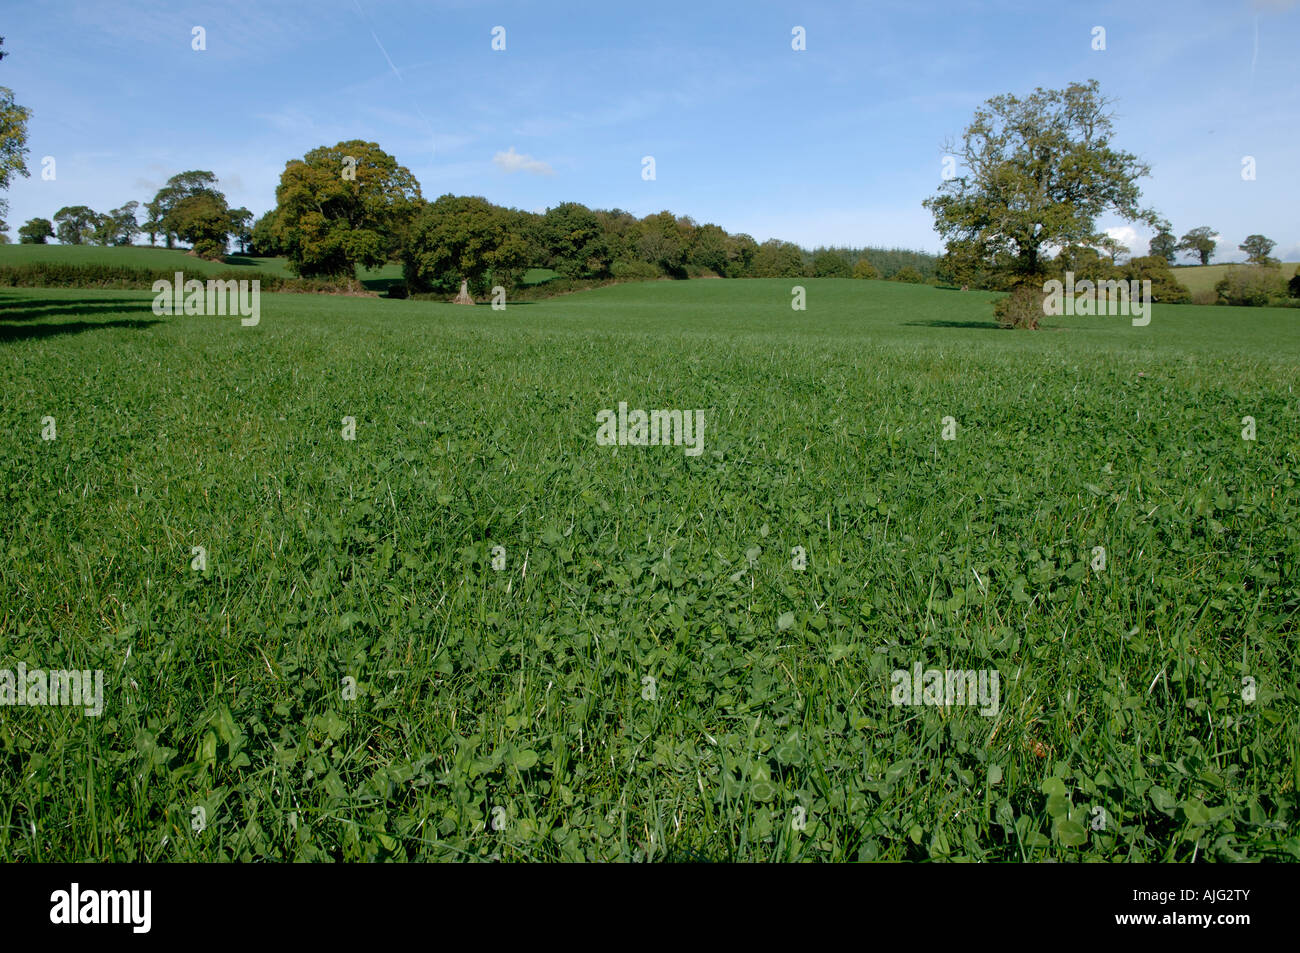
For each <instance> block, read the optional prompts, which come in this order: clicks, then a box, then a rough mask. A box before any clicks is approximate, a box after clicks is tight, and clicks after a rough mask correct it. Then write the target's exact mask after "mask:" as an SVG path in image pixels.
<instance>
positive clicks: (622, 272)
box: [609, 261, 662, 281]
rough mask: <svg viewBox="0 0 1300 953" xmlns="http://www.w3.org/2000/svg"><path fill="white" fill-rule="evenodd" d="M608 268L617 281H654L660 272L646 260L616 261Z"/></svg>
mask: <svg viewBox="0 0 1300 953" xmlns="http://www.w3.org/2000/svg"><path fill="white" fill-rule="evenodd" d="M609 270H610V273H611V274H613V276H614V277H615V278H617V279H618V280H619V281H654V280H655V279H656V278H658V277H659V276H660V275H661V274H662V272H661V271H660V270H659V269H658V268H656V267H655V266H654V265H652V264H650V262H648V261H616V262H614V264H613V265H611V266H610V269H609Z"/></svg>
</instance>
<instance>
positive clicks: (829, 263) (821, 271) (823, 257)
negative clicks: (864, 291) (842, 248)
mask: <svg viewBox="0 0 1300 953" xmlns="http://www.w3.org/2000/svg"><path fill="white" fill-rule="evenodd" d="M852 274H853V271H852V269H851V268H850V267H849V263H848V262H847V261H845V260H844V257H843V256H842V255H839V254H836V253H835V252H833V251H819V252H817V253H816V254H815V255H813V260H812V276H813V277H814V278H848V277H850V276H851V275H852Z"/></svg>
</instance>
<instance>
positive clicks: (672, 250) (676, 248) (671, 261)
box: [637, 211, 694, 278]
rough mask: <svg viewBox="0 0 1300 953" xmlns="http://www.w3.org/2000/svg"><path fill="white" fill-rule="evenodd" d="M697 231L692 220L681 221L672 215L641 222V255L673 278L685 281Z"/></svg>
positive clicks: (644, 259)
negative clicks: (694, 234) (692, 242)
mask: <svg viewBox="0 0 1300 953" xmlns="http://www.w3.org/2000/svg"><path fill="white" fill-rule="evenodd" d="M693 231H694V225H693V223H692V222H691V220H690V219H689V218H678V217H677V216H675V215H674V214H673V213H672V212H668V211H663V212H658V213H656V214H654V215H647V216H646V217H645V218H643V219H642V220H641V234H640V238H639V239H638V240H637V255H638V257H639V258H640V259H641V260H642V261H645V262H649V263H650V264H652V265H654V266H656V267H657V268H658V269H659V270H660V271H662V272H663V273H664V274H665V275H667V276H669V277H670V278H685V277H686V262H687V259H688V258H689V256H690V250H691V241H692V238H693V234H692V233H693Z"/></svg>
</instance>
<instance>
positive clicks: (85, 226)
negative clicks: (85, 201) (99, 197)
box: [54, 205, 99, 245]
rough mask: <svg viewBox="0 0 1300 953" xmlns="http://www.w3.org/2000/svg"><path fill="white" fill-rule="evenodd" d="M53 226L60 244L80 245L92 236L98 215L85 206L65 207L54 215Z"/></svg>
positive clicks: (97, 221) (97, 222)
mask: <svg viewBox="0 0 1300 953" xmlns="http://www.w3.org/2000/svg"><path fill="white" fill-rule="evenodd" d="M54 224H55V225H56V226H57V229H58V231H57V234H58V236H59V241H60V242H62V243H63V244H64V245H80V244H82V243H84V242H85V241H87V240H88V239H90V238H92V237H93V236H94V233H95V228H96V227H97V226H98V225H99V215H98V214H97V213H96V212H94V211H93V210H92V209H90V208H87V207H86V206H85V205H65V206H64V207H63V208H61V209H59V210H58V211H57V212H55V213H54Z"/></svg>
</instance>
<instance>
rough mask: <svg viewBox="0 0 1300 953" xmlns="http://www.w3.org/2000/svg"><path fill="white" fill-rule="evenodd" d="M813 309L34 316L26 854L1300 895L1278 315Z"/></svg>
mask: <svg viewBox="0 0 1300 953" xmlns="http://www.w3.org/2000/svg"><path fill="white" fill-rule="evenodd" d="M803 284H804V285H805V286H806V289H807V310H806V311H804V312H796V311H792V310H791V305H790V303H791V282H790V281H781V280H757V279H756V280H751V281H744V282H721V281H696V282H660V283H646V284H625V285H619V286H615V287H610V288H604V289H599V290H595V291H589V292H584V293H581V294H576V295H571V296H566V297H563V298H557V299H553V300H550V301H545V302H531V303H520V304H514V305H511V306H509V307H507V309H506V310H505V311H493V310H491V309H490V308H486V307H475V308H456V307H454V306H450V305H443V304H437V303H430V302H423V301H392V300H379V299H373V298H346V297H314V296H305V295H274V294H267V295H265V296H264V297H263V299H262V319H261V321H260V323H259V324H258V325H257V327H255V328H245V327H241V326H240V323H239V320H238V319H235V318H220V317H174V318H171V317H169V318H159V317H157V316H155V315H154V314H153V313H152V312H151V310H150V303H151V300H152V299H151V296H150V295H149V294H148V293H147V292H115V291H102V292H96V291H55V290H26V289H20V290H10V289H4V290H0V341H2V342H3V346H2V348H0V394H2V395H3V398H2V399H0V451H2V453H0V460H3V463H2V464H0V466H2V467H3V470H4V479H3V481H0V486H3V491H2V492H3V493H4V499H3V500H2V501H0V504H2V506H0V509H2V510H3V513H4V517H3V525H4V533H3V538H2V540H0V607H2V608H0V668H3V669H10V670H12V669H15V668H16V667H17V666H18V665H19V663H25V664H26V665H27V666H29V667H35V666H37V665H43V666H45V667H47V668H54V667H60V668H64V669H88V670H89V669H101V670H103V672H104V678H105V682H104V699H103V701H104V711H103V714H102V715H100V716H99V717H93V716H87V715H85V714H84V713H83V712H81V711H80V710H76V709H72V708H68V707H59V706H49V707H40V708H8V709H5V710H4V711H3V712H2V713H0V829H3V831H4V832H5V833H4V835H3V836H2V837H0V856H2V857H3V859H4V860H6V861H14V860H28V861H51V860H78V859H85V858H92V857H93V858H98V859H105V860H168V861H174V860H200V859H201V860H227V859H244V860H251V859H262V858H266V859H277V860H289V859H295V860H310V859H324V858H340V859H356V860H361V859H365V860H371V859H396V860H433V859H470V860H473V859H480V860H488V859H495V858H500V859H505V860H518V859H534V860H537V859H559V858H564V859H577V858H587V859H593V860H618V859H635V860H641V859H664V858H668V859H689V858H695V859H711V860H766V859H795V860H802V859H825V860H842V859H858V858H861V859H891V860H902V859H908V860H923V859H947V860H959V859H960V860H1031V861H1037V860H1046V859H1055V860H1074V859H1077V860H1119V859H1142V860H1163V859H1176V860H1191V859H1194V858H1195V859H1202V858H1204V859H1212V860H1236V859H1292V860H1294V859H1297V858H1300V836H1298V835H1297V833H1296V831H1297V823H1296V813H1297V806H1298V805H1297V794H1296V789H1297V783H1298V782H1300V736H1298V735H1297V732H1296V724H1297V718H1298V714H1300V705H1298V703H1300V688H1298V687H1297V681H1296V668H1295V661H1294V660H1295V653H1296V648H1297V645H1296V642H1297V628H1298V627H1297V611H1298V610H1300V581H1298V579H1297V563H1298V561H1300V495H1298V494H1297V488H1296V483H1297V477H1298V473H1297V471H1298V469H1300V403H1298V398H1297V395H1296V393H1295V385H1296V383H1297V373H1296V370H1297V366H1298V364H1300V335H1297V334H1296V333H1295V323H1294V322H1295V315H1294V312H1288V311H1283V310H1274V309H1233V308H1224V307H1214V308H1208V307H1207V308H1200V307H1195V306H1178V307H1170V306H1162V305H1159V304H1157V305H1156V306H1155V310H1154V315H1153V320H1152V322H1151V324H1150V325H1149V326H1147V327H1145V328H1135V327H1133V326H1131V324H1130V322H1129V320H1128V319H1127V318H1061V319H1047V320H1046V321H1045V326H1046V328H1047V330H1045V331H1044V332H1041V333H1038V334H1017V333H1011V332H999V331H997V330H995V328H994V323H993V318H992V310H991V306H990V304H989V300H990V297H991V295H989V294H986V293H976V292H968V293H961V292H955V291H943V290H938V289H934V288H929V287H917V286H908V285H902V284H897V283H886V282H880V281H849V280H844V281H837V280H807V281H804V282H803ZM724 286H725V287H724ZM620 402H626V404H627V405H628V406H630V407H632V408H681V409H696V408H698V409H701V410H703V411H704V419H705V421H706V426H705V430H704V436H703V450H702V453H700V454H699V455H698V456H691V455H687V454H686V453H684V452H683V450H682V448H680V447H676V446H644V447H643V446H601V445H599V444H598V443H597V440H596V429H597V414H598V413H599V412H600V411H601V410H603V409H608V408H615V407H617V406H618V405H619V403H620ZM1246 417H1250V418H1252V424H1253V429H1254V432H1253V434H1252V435H1253V436H1254V438H1255V439H1253V440H1251V439H1245V438H1243V432H1244V431H1246V429H1247V428H1246V426H1245V425H1244V424H1243V419H1244V418H1246ZM48 418H52V419H48ZM344 418H350V420H351V424H350V425H349V424H348V423H345V421H344ZM945 418H949V419H950V422H945ZM51 427H52V428H53V431H54V432H53V439H43V435H45V434H48V433H49V432H50V428H51ZM945 430H946V431H948V435H951V436H952V437H953V439H945ZM349 437H350V439H348V438H349ZM1098 549H1101V550H1104V560H1102V561H1099V560H1098V558H1097V550H1098ZM798 550H802V552H803V553H804V555H805V558H806V562H805V563H804V564H803V565H802V567H800V566H799V565H798V564H799V559H798V555H797V551H798ZM195 567H197V568H195ZM917 665H919V666H921V667H922V668H923V669H926V670H928V669H939V670H948V669H956V670H980V671H992V672H996V673H997V674H998V676H999V684H1000V698H999V705H998V711H997V713H996V715H986V714H981V713H980V710H979V709H978V708H977V707H974V706H953V707H941V706H934V705H924V704H922V705H895V704H893V702H892V700H891V693H892V692H893V690H894V688H895V680H894V678H893V673H894V672H896V671H900V670H901V671H907V672H910V671H912V670H913V668H914V666H917Z"/></svg>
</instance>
